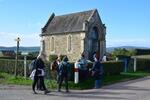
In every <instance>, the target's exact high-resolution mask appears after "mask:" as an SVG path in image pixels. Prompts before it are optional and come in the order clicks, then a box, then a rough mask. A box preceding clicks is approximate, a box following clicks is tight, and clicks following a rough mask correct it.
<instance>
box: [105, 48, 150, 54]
mask: <svg viewBox="0 0 150 100" xmlns="http://www.w3.org/2000/svg"><path fill="white" fill-rule="evenodd" d="M116 48H125V49H127V50H130V49H150V48H149V47H136V46H120V47H108V48H107V49H106V51H107V52H109V53H111V52H112V51H113V50H114V49H116Z"/></svg>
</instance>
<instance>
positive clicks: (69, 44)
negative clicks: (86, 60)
mask: <svg viewBox="0 0 150 100" xmlns="http://www.w3.org/2000/svg"><path fill="white" fill-rule="evenodd" d="M67 40H68V43H67V44H68V52H70V51H71V49H72V47H71V42H72V41H71V35H69V36H68V39H67Z"/></svg>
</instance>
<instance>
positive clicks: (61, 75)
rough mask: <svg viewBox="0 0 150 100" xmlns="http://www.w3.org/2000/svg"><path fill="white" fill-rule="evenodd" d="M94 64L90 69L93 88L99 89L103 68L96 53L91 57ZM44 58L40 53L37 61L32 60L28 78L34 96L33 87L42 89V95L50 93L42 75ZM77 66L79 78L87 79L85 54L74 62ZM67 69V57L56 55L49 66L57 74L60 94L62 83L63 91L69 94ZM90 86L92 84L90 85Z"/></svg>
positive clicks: (68, 65)
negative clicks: (93, 83)
mask: <svg viewBox="0 0 150 100" xmlns="http://www.w3.org/2000/svg"><path fill="white" fill-rule="evenodd" d="M93 59H94V63H93V66H92V68H91V69H90V72H91V76H92V77H93V78H94V80H95V88H100V87H101V83H102V82H101V81H102V75H103V67H102V64H101V59H100V54H99V53H98V52H96V53H95V54H94V55H93ZM44 60H45V57H44V55H43V54H42V53H40V54H39V55H38V57H37V59H35V60H34V68H33V70H32V73H31V75H30V77H31V78H32V80H33V83H32V90H33V92H34V94H37V92H36V91H35V87H36V85H37V89H39V88H40V89H42V90H43V91H44V94H47V93H50V91H49V90H47V88H46V86H45V84H44V75H45V65H44V62H43V61H44ZM76 63H77V66H78V68H79V78H81V77H84V78H85V79H86V78H88V75H87V73H88V72H89V69H88V68H87V64H88V63H87V60H86V59H85V54H84V53H82V54H81V57H80V59H78V60H77V61H76ZM69 67H70V63H69V62H68V57H67V56H64V57H63V58H62V59H61V55H58V56H57V58H56V60H55V61H54V62H52V64H51V70H52V71H56V73H57V78H56V79H57V84H58V85H57V91H58V92H61V86H62V82H63V81H64V82H65V89H66V92H69V89H68V74H69ZM91 84H92V83H91Z"/></svg>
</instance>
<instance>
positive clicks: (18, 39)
mask: <svg viewBox="0 0 150 100" xmlns="http://www.w3.org/2000/svg"><path fill="white" fill-rule="evenodd" d="M15 41H16V42H17V49H16V61H15V77H16V76H17V67H18V52H19V42H20V38H19V37H18V38H17V39H15Z"/></svg>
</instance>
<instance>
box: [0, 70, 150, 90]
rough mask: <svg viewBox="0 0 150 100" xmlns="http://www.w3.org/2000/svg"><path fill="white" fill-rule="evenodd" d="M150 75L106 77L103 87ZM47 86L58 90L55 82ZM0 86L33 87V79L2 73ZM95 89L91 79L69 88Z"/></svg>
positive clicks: (128, 74) (137, 74) (70, 85)
mask: <svg viewBox="0 0 150 100" xmlns="http://www.w3.org/2000/svg"><path fill="white" fill-rule="evenodd" d="M148 75H150V73H148V72H128V73H121V74H120V75H110V76H104V78H103V85H110V84H113V83H117V82H122V81H127V80H133V79H137V78H141V77H144V76H148ZM45 82H46V86H48V88H50V89H56V87H57V83H56V81H54V80H46V81H45ZM0 84H16V85H31V84H32V80H31V79H25V78H24V77H21V76H17V77H16V78H15V77H14V76H13V75H10V74H7V73H0ZM93 87H94V80H93V79H92V78H89V79H88V80H85V81H83V82H80V83H78V84H74V82H69V88H71V89H91V88H93Z"/></svg>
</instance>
